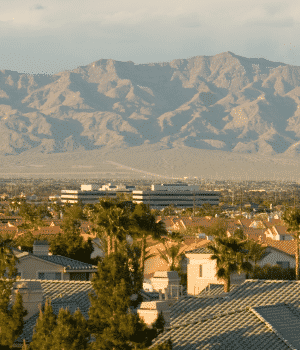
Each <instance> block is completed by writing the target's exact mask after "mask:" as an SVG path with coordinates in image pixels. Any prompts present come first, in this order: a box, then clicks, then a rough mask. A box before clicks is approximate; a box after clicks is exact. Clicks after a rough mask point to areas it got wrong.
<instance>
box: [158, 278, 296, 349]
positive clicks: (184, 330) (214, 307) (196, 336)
mask: <svg viewBox="0 0 300 350" xmlns="http://www.w3.org/2000/svg"><path fill="white" fill-rule="evenodd" d="M218 288H220V287H216V289H218ZM203 294H204V292H203ZM287 308H288V309H287ZM266 310H271V311H269V313H267V312H266ZM263 311H264V314H263ZM258 313H261V317H259V315H258ZM272 313H273V314H274V319H273V320H272V316H271V315H272ZM275 316H276V317H275ZM170 318H171V322H170V327H167V329H166V331H165V332H164V334H162V335H161V336H159V337H158V338H157V339H156V340H155V342H154V343H153V344H158V343H160V342H163V341H165V340H167V339H168V338H169V337H171V339H172V342H173V345H174V346H173V349H174V350H179V349H180V350H190V349H223V348H224V349H291V348H294V349H295V348H299V347H298V345H297V347H296V346H295V344H298V343H297V342H298V336H297V335H294V336H293V332H294V333H295V332H296V331H295V330H293V325H291V326H290V324H291V323H294V324H296V325H298V322H299V327H298V326H297V327H298V328H300V281H299V282H298V281H276V280H272V281H270V280H246V281H245V282H244V283H243V284H242V285H240V286H239V287H235V288H232V290H231V292H230V293H226V295H225V296H224V295H219V296H218V295H215V297H206V298H205V297H199V296H197V297H196V296H187V297H185V298H182V299H179V300H178V301H176V302H175V303H174V305H173V306H172V307H171V315H170ZM295 320H296V321H297V322H296V321H295ZM298 320H299V321H298ZM270 325H272V326H273V328H272V327H270ZM298 328H297V329H298ZM275 329H276V332H275ZM287 338H288V339H287ZM283 339H287V340H288V343H289V344H292V345H293V346H292V347H290V346H288V344H287V343H286V342H284V340H283ZM299 339H300V337H299ZM293 341H294V343H293Z"/></svg>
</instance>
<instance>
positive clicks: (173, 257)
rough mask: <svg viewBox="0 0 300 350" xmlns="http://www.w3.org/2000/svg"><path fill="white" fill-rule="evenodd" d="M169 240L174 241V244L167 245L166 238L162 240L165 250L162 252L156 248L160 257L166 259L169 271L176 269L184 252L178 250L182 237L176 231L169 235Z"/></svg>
mask: <svg viewBox="0 0 300 350" xmlns="http://www.w3.org/2000/svg"><path fill="white" fill-rule="evenodd" d="M170 238H171V240H173V242H174V241H176V242H177V244H175V245H168V244H167V242H166V240H162V243H163V245H164V247H165V252H162V251H161V250H159V249H158V253H159V255H160V257H161V258H162V259H163V260H165V261H166V263H167V264H168V265H169V266H170V271H177V269H178V267H179V265H180V262H181V260H182V258H183V257H184V253H183V252H182V251H180V249H181V247H182V242H183V239H182V237H181V236H180V234H178V233H177V232H172V235H171V236H170Z"/></svg>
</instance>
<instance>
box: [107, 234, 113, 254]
mask: <svg viewBox="0 0 300 350" xmlns="http://www.w3.org/2000/svg"><path fill="white" fill-rule="evenodd" d="M111 249H112V238H111V236H108V237H107V255H108V256H109V255H110V254H111Z"/></svg>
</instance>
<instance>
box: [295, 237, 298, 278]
mask: <svg viewBox="0 0 300 350" xmlns="http://www.w3.org/2000/svg"><path fill="white" fill-rule="evenodd" d="M295 257H296V281H298V280H299V236H298V235H297V238H296V254H295Z"/></svg>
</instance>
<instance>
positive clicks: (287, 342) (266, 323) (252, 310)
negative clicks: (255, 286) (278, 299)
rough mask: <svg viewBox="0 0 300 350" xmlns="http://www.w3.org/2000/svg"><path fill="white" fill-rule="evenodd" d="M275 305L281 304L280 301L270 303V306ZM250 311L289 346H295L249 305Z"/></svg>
mask: <svg viewBox="0 0 300 350" xmlns="http://www.w3.org/2000/svg"><path fill="white" fill-rule="evenodd" d="M276 305H283V304H282V303H280V304H275V305H270V306H276ZM285 306H286V305H285ZM250 311H251V312H252V313H253V314H254V315H255V316H256V317H257V318H258V319H259V320H260V321H261V322H263V323H264V324H265V325H266V326H267V327H268V328H269V329H270V330H271V331H272V332H273V333H275V334H276V335H277V337H278V338H279V339H281V340H282V341H283V342H284V343H285V344H286V345H287V346H288V347H289V348H291V349H295V347H294V346H293V345H292V344H291V343H290V342H289V341H288V340H286V339H285V338H284V337H283V336H282V334H281V333H280V332H278V331H277V329H276V328H275V327H273V326H272V325H271V324H270V323H269V322H268V321H267V320H266V319H265V318H264V317H263V316H262V315H261V314H259V312H258V311H256V310H255V307H251V308H250Z"/></svg>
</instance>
